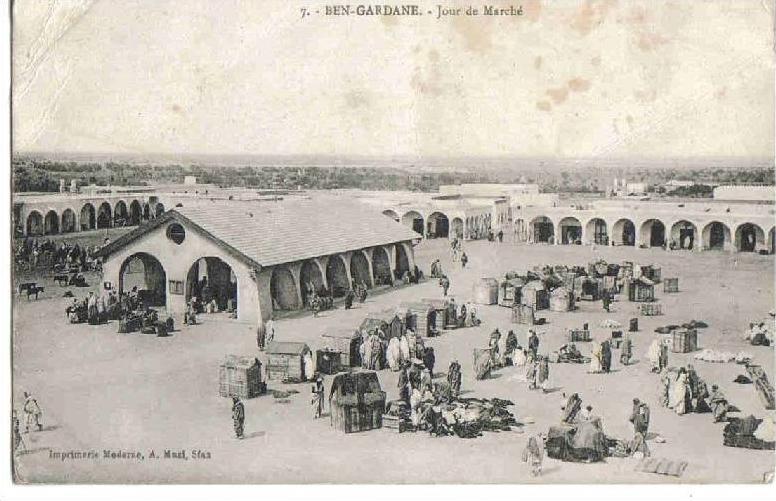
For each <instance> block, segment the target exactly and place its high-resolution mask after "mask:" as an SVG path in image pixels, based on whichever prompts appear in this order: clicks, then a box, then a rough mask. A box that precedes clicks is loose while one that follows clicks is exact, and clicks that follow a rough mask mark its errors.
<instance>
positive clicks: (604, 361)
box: [601, 339, 612, 373]
mask: <svg viewBox="0 0 776 501" xmlns="http://www.w3.org/2000/svg"><path fill="white" fill-rule="evenodd" d="M601 355H602V357H601V365H602V366H603V367H602V368H603V370H604V373H609V372H611V370H612V343H611V342H610V341H609V340H608V339H606V340H604V342H603V343H601Z"/></svg>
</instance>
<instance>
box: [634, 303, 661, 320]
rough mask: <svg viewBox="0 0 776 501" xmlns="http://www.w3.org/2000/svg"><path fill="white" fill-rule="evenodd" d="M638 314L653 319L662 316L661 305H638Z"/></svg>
mask: <svg viewBox="0 0 776 501" xmlns="http://www.w3.org/2000/svg"><path fill="white" fill-rule="evenodd" d="M639 313H640V314H641V315H642V316H645V317H655V316H658V315H662V314H663V304H662V303H644V304H640V305H639Z"/></svg>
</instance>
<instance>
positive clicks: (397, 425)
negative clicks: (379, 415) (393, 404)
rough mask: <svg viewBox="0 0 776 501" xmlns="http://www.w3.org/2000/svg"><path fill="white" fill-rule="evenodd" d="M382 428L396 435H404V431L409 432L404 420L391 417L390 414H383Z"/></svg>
mask: <svg viewBox="0 0 776 501" xmlns="http://www.w3.org/2000/svg"><path fill="white" fill-rule="evenodd" d="M382 428H383V429H386V430H389V431H392V432H395V433H402V432H404V431H407V423H405V422H404V421H402V418H401V417H399V416H391V415H389V414H383V426H382Z"/></svg>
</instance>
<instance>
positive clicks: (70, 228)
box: [61, 209, 76, 233]
mask: <svg viewBox="0 0 776 501" xmlns="http://www.w3.org/2000/svg"><path fill="white" fill-rule="evenodd" d="M61 229H62V233H73V232H74V231H75V230H76V221H75V211H73V209H65V210H64V212H62V226H61Z"/></svg>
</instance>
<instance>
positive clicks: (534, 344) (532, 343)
mask: <svg viewBox="0 0 776 501" xmlns="http://www.w3.org/2000/svg"><path fill="white" fill-rule="evenodd" d="M528 351H530V352H531V354H532V355H533V356H534V358H536V354H537V353H538V352H539V336H537V335H536V332H534V331H531V335H530V337H529V338H528Z"/></svg>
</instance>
